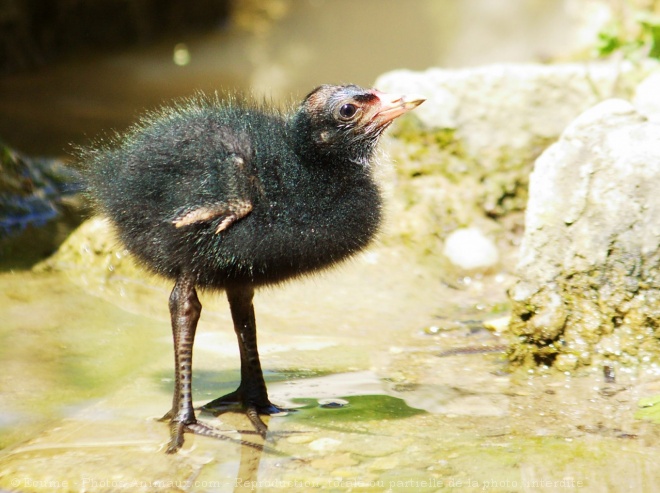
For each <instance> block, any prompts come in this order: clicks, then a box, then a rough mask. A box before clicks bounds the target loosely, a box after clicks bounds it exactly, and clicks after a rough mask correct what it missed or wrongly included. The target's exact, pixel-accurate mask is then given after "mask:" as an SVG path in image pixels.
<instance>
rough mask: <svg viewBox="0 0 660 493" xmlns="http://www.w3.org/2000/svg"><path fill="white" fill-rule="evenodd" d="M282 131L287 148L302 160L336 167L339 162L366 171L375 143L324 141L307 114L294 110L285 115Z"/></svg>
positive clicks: (307, 162) (327, 166)
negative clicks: (290, 113)
mask: <svg viewBox="0 0 660 493" xmlns="http://www.w3.org/2000/svg"><path fill="white" fill-rule="evenodd" d="M286 135H287V140H288V142H289V145H290V147H291V149H293V151H294V152H295V154H296V155H297V156H298V158H299V159H300V160H301V161H302V162H303V163H305V164H309V165H318V166H322V167H324V168H326V169H336V170H338V171H340V170H341V169H342V167H343V165H345V166H349V167H351V168H355V167H359V168H362V169H363V170H364V171H367V170H368V169H369V168H370V163H371V161H372V158H373V155H374V149H375V144H376V142H375V141H374V142H369V141H363V142H351V141H347V142H344V143H336V142H334V143H330V142H326V141H324V140H323V135H322V132H319V131H318V130H316V129H315V128H314V126H313V125H312V122H311V121H310V119H309V117H308V116H307V115H305V114H303V113H297V114H295V115H293V116H292V117H291V118H290V119H289V121H288V122H287V125H286Z"/></svg>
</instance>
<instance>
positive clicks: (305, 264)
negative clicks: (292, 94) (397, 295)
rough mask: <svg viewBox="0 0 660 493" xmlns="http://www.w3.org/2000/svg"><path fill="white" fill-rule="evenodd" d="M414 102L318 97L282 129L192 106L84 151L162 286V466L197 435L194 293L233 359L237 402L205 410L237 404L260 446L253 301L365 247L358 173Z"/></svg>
mask: <svg viewBox="0 0 660 493" xmlns="http://www.w3.org/2000/svg"><path fill="white" fill-rule="evenodd" d="M422 102H423V99H421V98H418V97H405V96H392V95H389V94H384V93H381V92H379V91H377V90H374V89H363V88H360V87H358V86H355V85H346V86H331V85H323V86H320V87H318V88H316V89H315V90H314V91H312V92H311V93H310V94H309V95H308V96H307V97H306V98H305V99H304V101H303V102H302V103H301V104H300V106H299V107H298V109H297V110H296V111H295V112H294V113H293V114H291V115H290V116H283V115H281V114H280V113H278V112H277V111H274V110H271V109H268V108H265V107H263V106H259V105H255V104H254V103H250V102H245V101H237V100H231V101H230V102H221V101H219V100H218V99H217V98H215V99H210V98H206V97H198V98H195V99H193V100H188V101H185V102H183V103H180V104H179V105H177V106H175V107H173V108H169V109H165V110H162V111H161V112H158V113H156V114H152V115H150V116H148V117H147V118H145V119H144V120H143V121H142V122H141V123H140V124H138V125H136V126H134V127H133V128H132V129H131V130H130V131H129V132H128V133H127V135H125V136H123V137H118V138H116V139H115V142H112V143H110V144H109V145H106V146H103V147H102V148H100V149H97V150H90V151H86V155H84V156H83V157H84V159H85V160H86V161H88V166H87V178H88V185H89V188H90V193H91V195H92V196H93V198H94V200H95V202H96V203H97V205H98V207H99V209H100V211H101V212H102V213H104V214H105V215H107V216H108V217H109V218H110V220H111V221H112V223H113V224H114V226H115V227H116V229H117V231H118V234H119V237H120V238H121V240H122V242H123V243H124V244H125V246H126V248H127V249H128V250H129V251H130V252H132V254H133V255H134V256H135V257H137V259H138V260H139V261H140V262H141V263H142V264H143V265H144V266H146V267H147V268H149V269H151V270H152V271H154V272H156V273H157V274H160V275H163V276H165V277H168V278H171V279H173V280H174V281H175V285H174V289H173V290H172V294H171V295H170V300H169V308H170V315H171V319H172V332H173V335H174V355H175V365H176V366H175V388H174V399H173V403H172V409H171V410H170V411H169V412H168V413H167V414H166V415H165V417H164V419H169V420H170V423H171V441H170V444H169V448H168V450H167V451H168V452H169V453H172V452H176V451H177V450H178V449H179V448H180V447H181V445H182V444H183V434H184V432H185V431H192V432H197V433H201V434H205V433H207V432H209V429H210V428H209V427H207V426H206V425H203V424H202V423H199V422H197V420H196V418H195V413H194V410H193V406H192V393H191V380H192V366H191V365H192V349H193V341H194V338H195V329H196V326H197V321H198V319H199V316H200V312H201V304H200V302H199V300H198V299H197V293H196V291H195V288H196V287H201V288H209V289H221V290H225V291H226V293H227V298H228V300H229V306H230V309H231V315H232V319H233V322H234V330H235V331H236V334H237V336H238V344H239V349H240V356H241V382H240V385H239V386H238V389H237V390H236V391H234V392H232V393H231V394H228V395H226V396H224V397H220V398H218V399H215V400H214V401H212V402H210V403H209V404H207V405H206V406H205V409H208V410H214V409H215V410H218V409H221V408H222V407H223V406H226V405H227V404H232V403H238V404H241V405H242V406H243V408H244V409H245V410H246V412H247V414H248V416H249V417H250V419H251V421H252V422H253V423H254V424H255V426H256V427H257V430H258V431H262V432H263V430H264V426H263V423H261V420H260V418H259V417H258V414H275V413H277V412H280V411H281V409H279V408H278V407H276V406H275V405H273V404H271V402H270V400H269V399H268V393H267V391H266V385H265V383H264V378H263V374H262V370H261V364H260V362H259V354H258V352H257V336H256V324H255V318H254V309H253V306H252V298H253V294H254V289H255V287H259V286H262V285H266V284H273V283H278V282H281V281H284V280H286V279H289V278H292V277H295V276H300V275H302V274H306V273H308V272H311V271H314V270H318V269H322V268H325V267H328V266H330V265H332V264H334V263H336V262H338V261H340V260H342V259H345V258H346V257H348V256H350V255H352V254H354V253H356V252H358V251H359V250H361V249H363V248H364V247H365V246H366V245H367V244H368V243H369V241H370V240H371V239H372V238H373V236H374V235H375V233H376V232H377V230H378V227H379V224H380V221H381V198H380V193H379V189H378V186H377V185H376V183H375V182H374V180H373V176H372V166H371V165H372V159H373V155H374V150H375V147H376V144H377V142H378V138H379V137H380V135H381V134H382V132H383V130H385V128H387V127H388V125H389V124H390V123H391V122H392V121H393V120H394V119H395V118H396V117H398V116H400V115H402V114H403V113H405V112H407V111H409V110H411V109H413V108H415V107H416V106H417V105H419V104H421V103H422ZM259 423H261V427H260V425H259ZM209 434H210V432H209Z"/></svg>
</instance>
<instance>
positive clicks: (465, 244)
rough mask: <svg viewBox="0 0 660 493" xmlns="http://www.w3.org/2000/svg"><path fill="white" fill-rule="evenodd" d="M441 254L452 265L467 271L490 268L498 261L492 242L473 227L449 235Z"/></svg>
mask: <svg viewBox="0 0 660 493" xmlns="http://www.w3.org/2000/svg"><path fill="white" fill-rule="evenodd" d="M443 253H444V254H445V256H446V257H447V258H448V259H449V260H450V261H451V263H452V264H454V265H456V266H458V267H461V268H463V269H468V270H470V269H483V268H487V267H492V266H493V265H495V264H496V263H497V262H498V261H499V252H498V250H497V247H496V246H495V243H494V242H493V240H491V239H490V238H488V237H487V236H486V235H484V234H483V233H482V232H481V231H480V230H479V229H477V228H473V227H472V228H461V229H457V230H456V231H454V232H453V233H451V234H450V235H449V236H448V237H447V240H446V241H445V248H444V251H443Z"/></svg>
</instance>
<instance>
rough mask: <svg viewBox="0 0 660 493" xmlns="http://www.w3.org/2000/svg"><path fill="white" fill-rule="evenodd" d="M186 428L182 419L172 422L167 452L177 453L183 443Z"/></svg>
mask: <svg viewBox="0 0 660 493" xmlns="http://www.w3.org/2000/svg"><path fill="white" fill-rule="evenodd" d="M185 430H186V425H185V424H184V423H182V422H181V421H171V422H170V443H169V444H168V446H167V450H166V453H168V454H175V453H177V452H178V451H179V449H180V448H181V446H182V445H183V435H184V433H185Z"/></svg>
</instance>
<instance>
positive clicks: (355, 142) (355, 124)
mask: <svg viewBox="0 0 660 493" xmlns="http://www.w3.org/2000/svg"><path fill="white" fill-rule="evenodd" d="M423 102H424V98H422V97H419V96H402V95H392V94H386V93H383V92H380V91H378V90H376V89H363V88H361V87H358V86H355V85H346V86H331V85H323V86H319V87H317V88H316V89H314V90H313V91H312V92H311V93H309V94H308V95H307V97H306V98H305V99H304V100H303V102H302V103H301V104H300V107H299V108H298V110H297V112H296V113H295V114H294V115H293V116H292V118H291V121H290V124H289V129H290V131H291V132H292V137H293V139H294V142H295V144H296V151H297V152H298V153H299V154H301V155H303V157H306V156H307V157H310V158H314V157H323V158H329V159H333V160H334V159H342V158H343V159H347V160H349V161H352V162H356V163H360V164H368V163H369V161H370V159H371V156H372V154H373V151H374V149H375V147H376V144H377V143H378V138H379V137H380V135H381V134H382V132H383V130H385V129H386V128H387V127H388V126H389V125H390V124H391V123H392V122H393V121H394V119H395V118H397V117H398V116H401V115H403V114H404V113H406V112H408V111H410V110H412V109H413V108H416V107H417V106H419V105H420V104H421V103H423Z"/></svg>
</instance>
